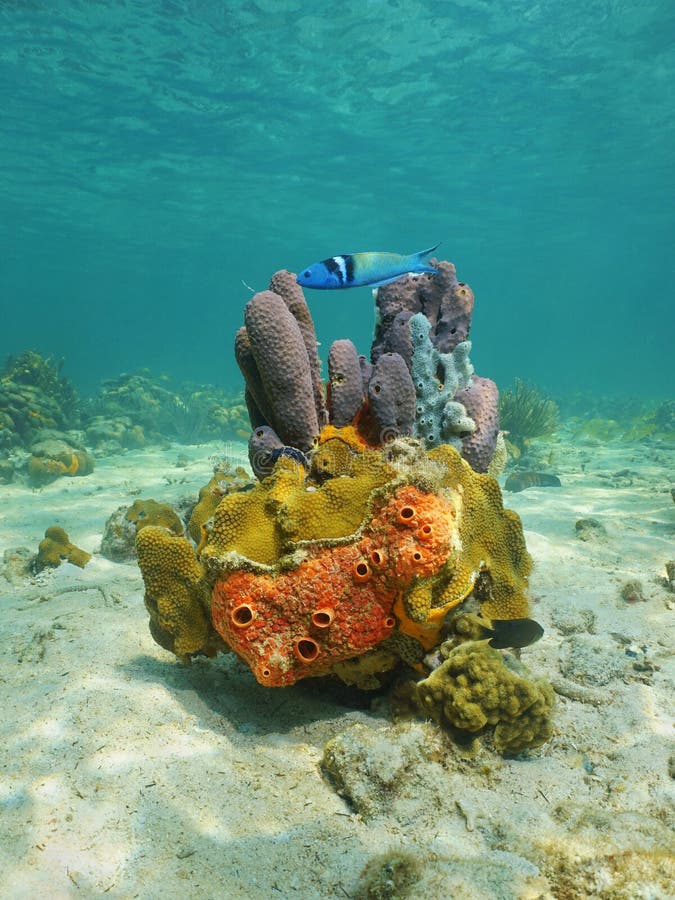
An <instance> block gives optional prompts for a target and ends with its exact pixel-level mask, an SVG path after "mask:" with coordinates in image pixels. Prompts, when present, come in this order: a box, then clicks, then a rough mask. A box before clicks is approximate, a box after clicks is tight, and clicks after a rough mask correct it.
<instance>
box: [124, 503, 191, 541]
mask: <svg viewBox="0 0 675 900" xmlns="http://www.w3.org/2000/svg"><path fill="white" fill-rule="evenodd" d="M125 518H126V520H127V521H128V522H132V523H133V524H134V526H135V527H136V533H137V534H138V532H139V531H140V530H141V529H142V528H147V527H148V526H149V525H158V526H160V527H161V528H168V529H169V531H172V532H173V533H174V534H183V523H182V522H181V520H180V517H179V516H178V514H177V513H176V511H175V510H174V509H173V507H171V506H169V504H168V503H158V502H157V501H156V500H134V502H133V503H132V504H131V506H130V507H129V509H128V510H127V511H126V514H125Z"/></svg>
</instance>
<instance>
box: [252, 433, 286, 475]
mask: <svg viewBox="0 0 675 900" xmlns="http://www.w3.org/2000/svg"><path fill="white" fill-rule="evenodd" d="M283 446H284V442H283V441H282V440H281V438H280V437H279V435H278V434H277V433H276V431H275V430H274V429H273V428H270V427H269V425H261V426H260V427H259V428H255V429H254V430H253V431H252V432H251V436H250V437H249V439H248V461H249V462H250V463H251V468H252V469H253V474H254V475H255V477H256V478H260V479H262V478H265V476H266V475H269V474H270V472H271V471H272V468H273V466H274V463H275V461H276V454H275V452H274V451H275V450H276V451H279V450H281V449H282V448H283Z"/></svg>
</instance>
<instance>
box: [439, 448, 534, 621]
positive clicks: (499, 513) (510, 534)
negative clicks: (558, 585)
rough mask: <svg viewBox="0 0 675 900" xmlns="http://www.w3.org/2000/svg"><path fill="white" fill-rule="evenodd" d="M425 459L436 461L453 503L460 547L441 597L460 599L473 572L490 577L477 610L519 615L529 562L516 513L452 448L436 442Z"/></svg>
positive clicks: (524, 610)
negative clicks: (456, 509) (456, 508)
mask: <svg viewBox="0 0 675 900" xmlns="http://www.w3.org/2000/svg"><path fill="white" fill-rule="evenodd" d="M429 459H431V460H433V461H434V462H439V463H441V464H442V466H443V468H444V470H445V475H444V477H443V482H442V484H443V486H444V487H445V489H446V490H447V491H449V492H451V493H452V495H453V499H455V502H456V504H457V506H458V519H459V535H460V540H461V550H460V551H458V552H456V553H455V554H453V556H452V557H451V558H450V560H449V561H448V565H449V566H450V567H452V569H453V572H452V577H451V578H450V579H449V581H448V583H447V585H446V588H445V590H444V598H445V599H446V600H448V601H449V600H451V599H452V597H453V595H454V596H455V597H456V598H463V597H465V596H466V595H467V593H468V592H469V591H470V590H471V588H472V586H473V584H474V583H475V581H476V579H477V577H478V575H479V573H481V572H484V573H485V572H487V573H489V575H490V581H491V585H492V589H491V592H490V596H489V597H484V598H481V599H482V600H483V612H484V614H485V616H487V617H488V618H490V619H520V618H525V617H527V615H528V612H529V603H528V600H527V597H526V595H525V590H526V588H527V579H528V577H529V574H530V570H531V568H532V560H531V557H530V554H529V553H528V552H527V547H526V546H525V538H524V537H523V529H522V525H521V522H520V518H519V516H518V514H517V513H515V512H513V511H512V510H510V509H504V505H503V502H502V492H501V490H500V488H499V485H498V483H497V482H496V481H495V479H494V478H492V476H490V475H482V474H479V473H477V472H474V471H473V469H472V468H471V467H470V466H469V464H468V463H467V462H465V461H464V460H463V459H462V457H461V456H460V455H459V453H457V451H456V450H455V449H454V448H452V447H448V446H440V447H436V448H435V449H433V450H431V451H430V452H429Z"/></svg>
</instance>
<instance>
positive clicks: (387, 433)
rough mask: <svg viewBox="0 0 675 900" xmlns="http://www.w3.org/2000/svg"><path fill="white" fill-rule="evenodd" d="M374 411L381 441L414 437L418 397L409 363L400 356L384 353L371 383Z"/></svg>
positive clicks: (370, 396) (370, 394)
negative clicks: (403, 436)
mask: <svg viewBox="0 0 675 900" xmlns="http://www.w3.org/2000/svg"><path fill="white" fill-rule="evenodd" d="M368 400H369V402H370V410H371V413H372V415H373V418H374V419H375V421H376V423H377V425H378V428H379V442H380V443H381V444H384V443H386V442H387V441H389V440H393V439H394V438H396V437H399V436H400V435H404V434H412V430H413V423H414V421H415V410H416V397H415V388H414V387H413V382H412V378H411V377H410V372H409V370H408V366H407V365H406V363H405V360H404V359H403V357H402V356H400V355H399V354H398V353H383V354H382V356H380V358H379V359H378V360H377V362H376V363H375V366H374V368H373V374H372V376H371V378H370V381H369V383H368Z"/></svg>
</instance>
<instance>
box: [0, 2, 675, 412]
mask: <svg viewBox="0 0 675 900" xmlns="http://www.w3.org/2000/svg"><path fill="white" fill-rule="evenodd" d="M674 34H675V7H674V6H673V4H672V3H670V2H667V0H657V2H651V3H639V2H607V0H584V2H579V0H569V2H565V3H560V2H556V0H539V2H534V0H532V2H530V0H525V2H517V3H514V2H489V3H488V2H483V0H462V2H456V3H455V2H437V0H436V2H432V0H365V2H364V0H358V2H357V0H345V2H343V3H341V4H339V5H336V4H334V3H329V2H326V0H315V2H310V3H305V2H300V0H246V2H229V3H216V2H212V0H143V2H116V0H99V2H89V0H79V2H77V0H50V2H46V0H45V2H41V0H15V2H2V3H0V110H1V113H0V172H1V177H0V298H1V299H0V303H1V304H2V328H1V330H0V356H1V357H3V358H4V357H5V356H6V355H7V354H11V353H17V352H19V351H21V350H23V349H25V348H28V347H30V348H33V349H35V350H38V351H39V352H40V353H42V354H43V355H45V356H49V355H53V356H54V358H60V357H65V364H64V369H63V373H64V374H65V375H67V376H68V377H70V378H71V379H72V381H73V382H74V384H75V386H76V387H77V389H78V390H80V391H81V392H84V393H87V392H94V391H95V390H96V388H97V386H98V385H99V383H100V381H101V380H102V379H104V378H111V377H115V376H116V375H118V374H119V373H120V372H121V371H130V370H131V371H133V370H134V369H137V368H139V367H147V368H149V369H150V370H151V371H152V372H155V373H168V374H169V375H170V376H172V377H174V378H176V379H178V380H184V379H189V380H192V381H198V382H210V383H214V384H219V385H224V386H226V387H227V388H230V389H232V390H237V389H239V388H240V387H241V380H240V376H239V374H238V371H237V369H236V365H235V363H234V360H233V355H232V341H233V336H234V333H235V331H236V329H237V328H238V327H239V325H240V324H241V320H242V310H243V306H244V304H245V302H246V301H247V299H248V298H249V297H250V296H251V294H250V290H249V288H253V289H255V290H259V289H262V288H265V287H266V286H267V283H268V280H269V276H270V275H271V273H272V272H274V271H275V270H277V269H279V268H288V269H290V270H292V271H297V270H298V269H299V268H300V267H302V266H305V265H308V264H309V263H310V262H314V261H315V260H318V259H322V258H324V257H327V256H331V255H334V254H338V253H345V252H352V251H361V250H393V251H397V252H405V253H407V252H412V251H415V250H420V249H422V248H425V247H428V246H430V245H432V244H434V243H436V242H437V241H442V245H441V247H440V248H439V256H440V257H441V258H445V259H450V260H452V261H453V262H454V263H455V264H456V266H457V271H458V275H459V277H460V279H462V280H464V281H467V282H468V283H469V284H470V285H471V286H472V287H473V289H474V291H475V294H476V309H475V315H474V323H473V331H472V335H471V336H472V339H473V343H474V349H473V360H474V364H475V366H476V369H477V371H480V373H481V374H483V375H485V376H488V377H491V378H493V379H494V380H495V381H497V383H498V384H499V385H500V386H504V385H506V384H508V383H510V382H511V381H512V380H513V379H514V378H515V377H516V376H518V377H521V378H524V379H528V380H532V381H534V382H536V383H537V384H538V385H541V386H542V387H544V388H546V389H548V390H550V391H552V392H553V393H556V394H559V395H560V394H564V393H565V392H578V391H581V392H584V391H587V392H592V393H603V394H631V395H637V396H640V397H643V398H647V399H649V400H657V399H659V398H665V397H668V396H670V395H672V392H673V381H674V376H673V372H674V371H675V367H673V364H672V337H673V324H674V319H673V304H672V252H673V246H675V229H674V220H675V42H674V41H673V35H674ZM309 302H310V305H311V310H312V314H313V316H314V318H315V322H316V325H317V331H318V335H319V339H320V341H321V344H322V354H323V355H324V357H325V352H326V351H327V348H328V346H329V344H330V342H331V341H332V340H334V339H335V338H339V337H351V338H352V339H353V340H354V341H355V343H356V344H357V347H358V348H359V351H360V352H362V353H367V352H368V348H369V344H370V339H371V333H372V325H373V303H372V298H371V295H370V291H369V290H368V289H357V290H352V291H345V292H333V293H316V292H315V293H311V294H309Z"/></svg>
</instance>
